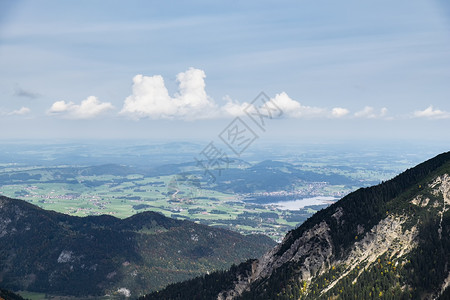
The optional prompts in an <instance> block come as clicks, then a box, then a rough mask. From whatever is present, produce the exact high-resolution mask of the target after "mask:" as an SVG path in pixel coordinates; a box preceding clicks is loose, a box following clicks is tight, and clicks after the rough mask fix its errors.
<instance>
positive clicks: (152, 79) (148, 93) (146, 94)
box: [121, 68, 217, 120]
mask: <svg viewBox="0 0 450 300" xmlns="http://www.w3.org/2000/svg"><path fill="white" fill-rule="evenodd" d="M205 77H206V75H205V72H203V71H202V70H199V69H194V68H190V69H189V70H187V71H186V72H181V73H179V74H178V75H177V82H178V92H177V93H176V94H175V95H174V96H173V97H171V96H170V95H169V92H168V91H167V88H166V86H165V84H164V79H163V78H162V76H160V75H155V76H144V75H136V76H135V77H134V78H133V88H132V94H131V95H130V96H128V97H127V98H126V99H125V103H124V106H123V108H122V111H121V114H126V115H129V116H131V117H133V118H144V117H149V118H152V119H173V118H180V119H187V120H193V119H208V118H213V117H215V116H216V113H217V106H216V104H215V103H214V101H213V100H212V99H211V98H210V97H208V95H207V94H206V91H205Z"/></svg>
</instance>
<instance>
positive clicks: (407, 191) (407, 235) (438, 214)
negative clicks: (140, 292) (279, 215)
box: [144, 152, 450, 299]
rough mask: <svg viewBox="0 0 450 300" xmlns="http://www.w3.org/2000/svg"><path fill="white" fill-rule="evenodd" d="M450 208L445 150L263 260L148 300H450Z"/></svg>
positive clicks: (308, 226)
mask: <svg viewBox="0 0 450 300" xmlns="http://www.w3.org/2000/svg"><path fill="white" fill-rule="evenodd" d="M449 208H450V152H447V153H443V154H441V155H438V156H436V157H435V158H433V159H430V160H428V161H426V162H424V163H422V164H420V165H418V166H416V167H415V168H412V169H409V170H407V171H405V172H404V173H402V174H400V175H398V176H397V177H395V178H393V179H392V180H389V181H387V182H383V183H381V184H379V185H377V186H373V187H370V188H363V189H359V190H358V191H355V192H354V193H351V194H349V195H348V196H346V197H344V198H343V199H342V200H340V201H338V202H336V203H335V204H333V205H331V206H330V207H328V208H327V209H324V210H321V211H319V212H318V213H316V214H315V215H314V216H312V217H311V218H310V219H308V220H307V221H306V222H305V223H303V224H302V225H301V226H300V227H298V228H297V229H295V230H293V231H291V232H289V233H288V234H287V235H286V237H285V238H284V240H283V242H282V243H280V244H279V245H277V246H276V247H275V248H273V249H272V250H270V251H269V252H267V253H266V254H265V255H263V256H262V257H261V258H260V259H259V260H250V261H247V262H246V263H244V264H241V265H240V266H238V267H234V268H233V269H231V270H230V271H228V272H225V273H224V272H219V273H214V274H211V275H208V276H204V277H201V278H197V279H194V280H191V281H190V282H189V283H188V284H187V283H179V284H174V285H172V286H169V287H168V288H167V289H165V290H163V291H161V292H159V293H153V294H150V295H148V296H146V297H145V298H144V299H183V297H182V296H181V295H184V296H185V295H189V298H190V299H434V298H438V297H440V298H441V299H448V296H449V294H450V288H449V286H450V266H449V262H450V212H449ZM205 291H206V293H205ZM203 295H206V296H203Z"/></svg>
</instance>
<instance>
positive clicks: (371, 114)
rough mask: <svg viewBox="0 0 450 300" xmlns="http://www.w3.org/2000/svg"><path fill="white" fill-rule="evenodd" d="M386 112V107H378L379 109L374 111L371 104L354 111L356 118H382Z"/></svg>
mask: <svg viewBox="0 0 450 300" xmlns="http://www.w3.org/2000/svg"><path fill="white" fill-rule="evenodd" d="M387 112H388V109H387V108H386V107H383V108H381V109H380V111H379V112H378V111H376V110H375V109H374V108H373V107H371V106H366V107H364V108H363V109H362V110H360V111H358V112H355V114H354V115H355V117H357V118H367V119H378V118H384V117H385V116H386V114H387Z"/></svg>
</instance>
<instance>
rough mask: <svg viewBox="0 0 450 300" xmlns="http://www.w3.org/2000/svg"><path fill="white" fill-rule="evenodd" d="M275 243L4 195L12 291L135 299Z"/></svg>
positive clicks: (2, 255)
mask: <svg viewBox="0 0 450 300" xmlns="http://www.w3.org/2000/svg"><path fill="white" fill-rule="evenodd" d="M274 244H275V243H274V242H273V241H272V240H271V239H269V238H268V237H265V236H242V235H240V234H238V233H235V232H231V231H228V230H224V229H219V228H211V227H207V226H204V225H199V224H195V223H193V222H189V221H179V220H174V219H170V218H167V217H164V216H163V215H160V214H158V213H153V212H144V213H140V214H137V215H134V216H132V217H129V218H127V219H124V220H121V219H118V218H115V217H112V216H106V215H103V216H97V217H85V218H80V217H73V216H68V215H64V214H60V213H56V212H53V211H46V210H43V209H40V208H39V207H36V206H34V205H32V204H29V203H27V202H25V201H21V200H15V199H10V198H6V197H0V245H1V247H0V286H2V287H3V288H7V289H12V290H19V289H21V290H29V291H37V292H45V293H53V294H66V295H103V294H114V293H117V291H118V290H119V289H120V291H119V293H122V294H124V295H128V294H129V293H131V295H132V296H138V295H142V294H144V293H146V292H149V291H151V290H155V289H158V288H162V287H164V286H165V285H167V284H169V283H171V282H176V281H181V280H186V279H188V278H192V277H195V276H198V275H200V274H203V273H207V272H212V271H213V270H217V269H224V268H228V267H229V266H230V265H231V264H232V263H238V262H240V261H242V260H245V259H247V258H249V257H257V256H259V255H262V254H263V253H264V252H265V251H267V250H268V249H270V248H271V247H273V246H274Z"/></svg>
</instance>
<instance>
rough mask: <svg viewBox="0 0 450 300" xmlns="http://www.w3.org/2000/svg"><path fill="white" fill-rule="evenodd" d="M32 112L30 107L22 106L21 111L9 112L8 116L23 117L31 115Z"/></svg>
mask: <svg viewBox="0 0 450 300" xmlns="http://www.w3.org/2000/svg"><path fill="white" fill-rule="evenodd" d="M30 112H31V110H30V109H29V108H28V107H24V106H22V107H21V108H20V109H17V110H13V111H12V112H9V113H8V115H9V116H22V115H26V114H29V113H30Z"/></svg>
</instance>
